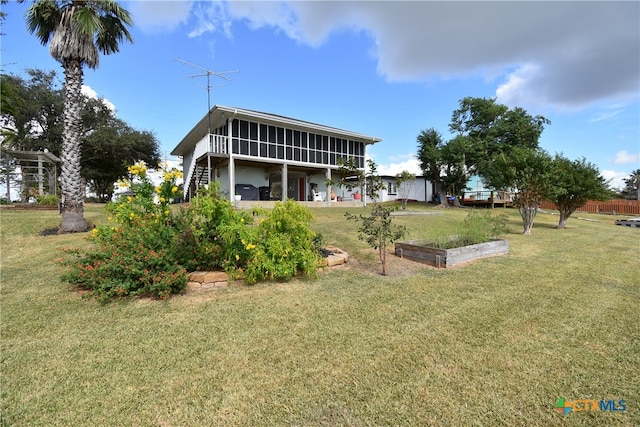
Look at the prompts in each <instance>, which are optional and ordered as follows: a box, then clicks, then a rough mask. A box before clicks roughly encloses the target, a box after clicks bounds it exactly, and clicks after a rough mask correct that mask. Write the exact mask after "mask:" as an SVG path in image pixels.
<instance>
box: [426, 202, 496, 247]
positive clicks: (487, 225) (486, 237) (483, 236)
mask: <svg viewBox="0 0 640 427" xmlns="http://www.w3.org/2000/svg"><path fill="white" fill-rule="evenodd" d="M507 222H508V217H507V215H506V214H498V215H493V214H492V212H491V211H490V210H486V209H483V210H480V209H473V210H471V211H470V212H469V213H468V214H467V216H466V218H465V219H464V222H463V224H462V225H461V226H460V228H459V232H458V234H457V235H455V236H441V237H440V238H438V239H436V241H435V242H434V243H433V246H435V247H438V248H441V249H451V248H459V247H461V246H469V245H477V244H479V243H486V242H490V241H491V240H494V239H497V238H499V237H500V236H502V235H503V234H505V233H506V232H507V231H508V230H507Z"/></svg>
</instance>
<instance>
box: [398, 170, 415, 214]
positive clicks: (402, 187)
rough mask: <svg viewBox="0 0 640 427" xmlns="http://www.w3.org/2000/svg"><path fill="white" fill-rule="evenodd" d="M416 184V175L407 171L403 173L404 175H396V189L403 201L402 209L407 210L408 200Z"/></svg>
mask: <svg viewBox="0 0 640 427" xmlns="http://www.w3.org/2000/svg"><path fill="white" fill-rule="evenodd" d="M415 182H416V174H414V173H411V172H409V171H406V170H405V171H402V173H399V174H396V187H397V189H398V193H399V195H400V198H401V199H402V209H407V199H408V198H409V193H411V188H412V187H413V184H415Z"/></svg>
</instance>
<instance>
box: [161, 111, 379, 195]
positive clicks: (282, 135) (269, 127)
mask: <svg viewBox="0 0 640 427" xmlns="http://www.w3.org/2000/svg"><path fill="white" fill-rule="evenodd" d="M379 141H381V139H379V138H375V137H372V136H367V135H363V134H360V133H356V132H351V131H347V130H342V129H336V128H333V127H329V126H325V125H320V124H315V123H310V122H306V121H303V120H298V119H293V118H290V117H284V116H279V115H276V114H269V113H263V112H259V111H253V110H246V109H242V108H235V107H225V106H221V105H216V106H214V107H213V108H212V109H211V110H210V111H209V113H208V114H206V115H205V116H204V117H203V118H202V119H201V120H200V121H199V122H198V123H197V124H196V125H195V126H194V127H193V129H191V130H190V131H189V133H188V134H187V135H186V136H185V137H184V138H183V139H182V141H180V143H179V144H178V145H177V146H176V147H175V148H174V149H173V151H172V152H171V154H172V155H175V156H181V157H182V161H183V173H184V197H185V200H189V199H190V198H191V197H193V196H194V195H195V192H196V190H197V189H198V188H199V187H200V186H203V185H206V184H208V183H210V182H213V181H218V182H219V184H220V188H221V190H222V192H223V193H224V194H226V195H227V196H228V197H229V200H230V201H232V202H234V201H236V200H239V199H241V200H283V201H284V200H288V199H294V200H299V201H314V200H315V201H323V202H327V203H331V200H330V199H331V197H330V196H329V195H330V194H331V188H327V187H326V186H325V185H324V182H325V181H326V180H327V179H328V178H331V175H332V173H334V172H335V171H336V170H337V169H338V159H340V158H351V157H353V158H355V160H356V164H357V166H358V168H361V169H362V170H364V167H365V157H366V150H367V146H368V145H370V144H375V143H376V142H379Z"/></svg>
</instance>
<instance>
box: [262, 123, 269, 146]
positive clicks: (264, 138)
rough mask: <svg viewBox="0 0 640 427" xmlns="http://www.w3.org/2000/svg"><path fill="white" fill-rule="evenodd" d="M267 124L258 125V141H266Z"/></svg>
mask: <svg viewBox="0 0 640 427" xmlns="http://www.w3.org/2000/svg"><path fill="white" fill-rule="evenodd" d="M267 135H268V133H267V125H260V141H262V142H267Z"/></svg>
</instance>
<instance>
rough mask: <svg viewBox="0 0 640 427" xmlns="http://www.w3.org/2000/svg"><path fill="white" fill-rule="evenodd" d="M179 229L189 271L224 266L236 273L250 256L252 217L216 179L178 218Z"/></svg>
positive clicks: (183, 259)
mask: <svg viewBox="0 0 640 427" xmlns="http://www.w3.org/2000/svg"><path fill="white" fill-rule="evenodd" d="M175 222H176V227H177V228H178V229H179V231H180V238H179V241H178V247H179V254H178V262H179V263H180V264H181V265H183V266H184V267H185V268H186V269H187V270H189V271H196V270H218V269H223V270H225V271H227V272H230V273H235V272H236V271H237V270H239V269H241V268H242V267H243V265H244V264H245V263H246V261H247V259H248V254H247V250H246V248H245V247H244V245H243V244H242V241H243V240H246V239H251V237H252V236H251V235H252V233H253V232H252V230H251V228H250V226H251V225H252V223H253V218H252V216H251V215H250V214H249V213H246V212H240V211H236V210H235V209H234V207H233V205H232V204H231V202H229V201H228V200H226V199H225V198H223V197H222V195H221V193H220V187H219V185H218V183H217V182H214V183H211V184H210V185H209V188H208V189H202V190H200V192H199V193H198V195H197V197H195V198H194V199H193V200H192V201H191V203H190V204H189V207H188V208H186V209H184V210H183V211H182V212H181V214H180V215H179V216H178V217H177V218H176V219H175Z"/></svg>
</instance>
